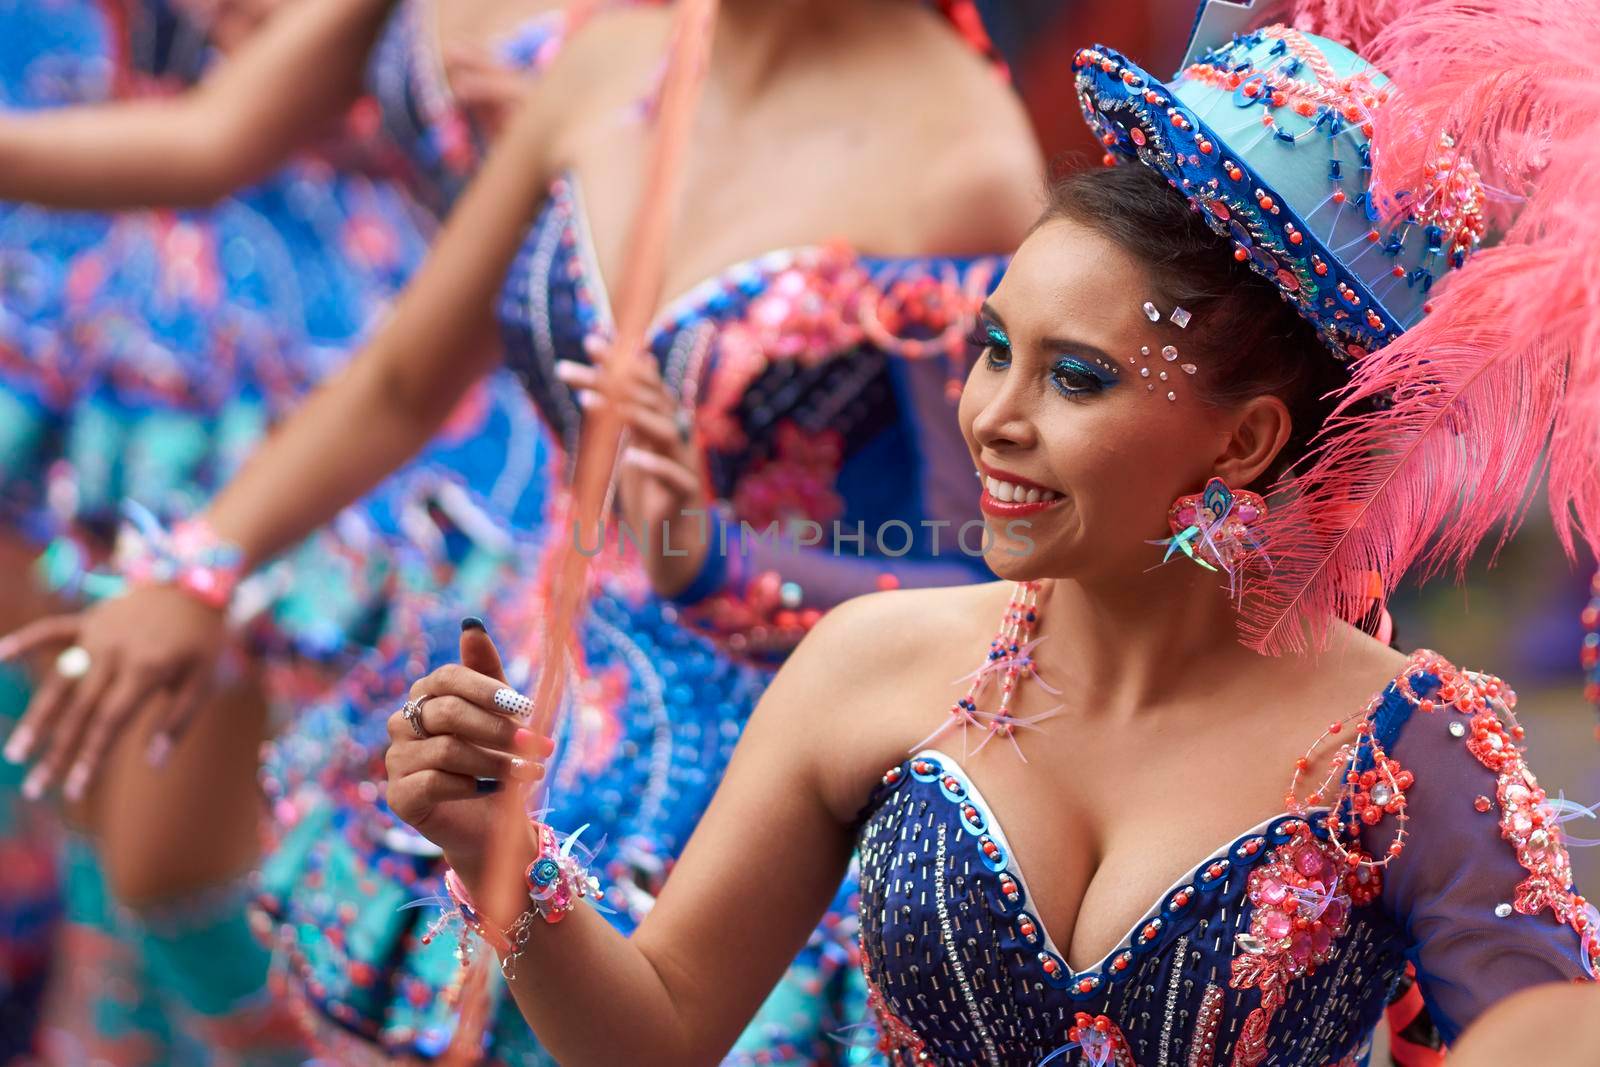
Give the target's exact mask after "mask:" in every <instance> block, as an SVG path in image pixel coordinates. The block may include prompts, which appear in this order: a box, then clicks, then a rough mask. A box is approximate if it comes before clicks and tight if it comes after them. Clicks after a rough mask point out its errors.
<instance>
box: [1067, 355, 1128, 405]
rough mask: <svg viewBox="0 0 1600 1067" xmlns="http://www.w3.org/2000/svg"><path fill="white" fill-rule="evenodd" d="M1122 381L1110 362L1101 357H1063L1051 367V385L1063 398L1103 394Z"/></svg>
mask: <svg viewBox="0 0 1600 1067" xmlns="http://www.w3.org/2000/svg"><path fill="white" fill-rule="evenodd" d="M1121 380H1122V376H1121V374H1120V372H1118V370H1117V368H1116V367H1115V366H1113V365H1112V364H1111V363H1110V362H1108V361H1106V360H1104V359H1101V358H1099V357H1093V358H1089V359H1081V358H1079V357H1077V356H1061V357H1060V358H1059V359H1057V360H1056V361H1055V363H1054V364H1052V365H1051V367H1050V384H1051V386H1053V387H1054V388H1055V390H1056V392H1058V393H1060V394H1061V395H1062V396H1067V397H1074V396H1085V395H1089V394H1093V393H1102V392H1104V391H1106V390H1107V389H1110V388H1111V387H1112V386H1114V385H1116V384H1117V383H1118V382H1120V381H1121Z"/></svg>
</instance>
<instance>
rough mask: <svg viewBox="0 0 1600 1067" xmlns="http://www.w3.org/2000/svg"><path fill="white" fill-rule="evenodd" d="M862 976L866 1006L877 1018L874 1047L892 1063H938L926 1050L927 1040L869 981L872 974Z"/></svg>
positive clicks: (930, 1066) (932, 1065) (935, 1066)
mask: <svg viewBox="0 0 1600 1067" xmlns="http://www.w3.org/2000/svg"><path fill="white" fill-rule="evenodd" d="M864 977H865V978H866V982H867V1007H868V1008H869V1009H870V1010H871V1011H872V1015H873V1017H874V1018H875V1019H877V1020H878V1051H879V1052H882V1053H883V1054H884V1055H885V1056H887V1057H888V1058H889V1062H890V1063H892V1064H895V1065H896V1067H899V1065H901V1064H918V1065H926V1067H938V1061H937V1060H935V1059H934V1058H933V1056H932V1055H931V1054H930V1053H929V1052H928V1045H927V1042H925V1041H923V1040H922V1038H921V1037H920V1036H919V1035H918V1034H917V1032H916V1031H915V1030H913V1029H911V1027H909V1026H907V1025H906V1024H905V1023H904V1022H903V1021H902V1020H901V1019H900V1017H899V1016H898V1015H896V1014H895V1013H894V1012H893V1011H891V1010H890V1008H889V1002H888V1001H887V1000H886V999H884V996H883V992H882V991H881V990H880V989H879V988H878V987H877V985H876V984H875V983H874V982H873V981H872V976H871V975H864Z"/></svg>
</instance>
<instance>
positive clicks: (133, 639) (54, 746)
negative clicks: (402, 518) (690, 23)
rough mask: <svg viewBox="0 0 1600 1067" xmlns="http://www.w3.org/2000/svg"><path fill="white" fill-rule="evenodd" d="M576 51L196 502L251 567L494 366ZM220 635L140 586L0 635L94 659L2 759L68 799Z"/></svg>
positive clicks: (60, 680)
mask: <svg viewBox="0 0 1600 1067" xmlns="http://www.w3.org/2000/svg"><path fill="white" fill-rule="evenodd" d="M572 51H573V52H574V53H579V54H577V55H575V56H574V60H575V63H574V64H571V65H569V64H566V63H563V62H561V61H559V60H558V61H557V63H556V64H554V65H553V66H552V68H551V70H550V72H549V73H548V74H547V75H546V77H545V78H544V79H542V80H541V81H540V82H539V83H538V85H537V86H536V87H535V88H534V89H533V90H532V91H531V92H530V94H529V97H528V99H527V100H526V101H525V102H524V104H523V106H522V107H521V109H520V110H519V113H518V115H517V117H516V118H515V119H514V120H513V121H512V123H511V124H510V126H509V127H508V128H507V130H506V132H505V133H504V134H503V135H502V137H501V138H500V139H499V140H498V141H497V142H496V143H495V147H494V149H493V151H492V152H491V153H490V156H489V158H488V160H487V161H486V162H485V163H484V166H483V168H482V170H481V171H480V172H479V174H478V176H477V178H476V179H475V180H474V181H473V184H472V187H471V188H470V189H469V190H468V191H467V193H466V194H465V195H464V196H463V197H462V199H461V202H460V203H459V204H458V205H457V207H456V209H455V211H453V212H452V214H451V217H450V221H449V223H448V224H447V226H446V227H445V229H444V231H443V232H442V233H441V235H440V237H439V240H438V241H437V243H436V244H435V247H434V250H433V252H432V253H431V254H430V255H429V257H428V261H427V263H426V264H425V265H424V267H423V268H422V270H421V271H419V272H418V274H417V276H416V277H415V278H414V279H413V280H412V282H411V284H410V286H409V287H408V288H407V289H406V292H405V293H404V295H403V296H402V297H401V298H400V300H399V302H398V304H397V306H396V308H395V311H394V314H393V316H392V317H391V319H390V320H389V322H388V323H387V324H386V325H385V327H384V328H383V329H382V330H380V331H379V333H378V334H377V336H376V337H375V338H374V339H373V341H372V342H371V343H370V344H368V345H367V347H366V348H365V349H364V350H363V351H362V352H360V353H359V354H358V355H357V356H356V357H355V359H354V360H353V361H352V363H351V364H350V365H349V366H347V367H346V368H345V370H344V371H342V372H341V373H340V374H338V375H336V376H335V377H333V378H332V379H330V380H329V381H327V382H325V383H324V384H323V385H322V386H321V388H319V389H318V390H317V391H316V393H314V394H313V395H312V397H311V398H310V399H309V400H308V401H307V402H306V403H305V404H304V406H302V407H301V408H300V409H299V410H298V411H296V412H295V414H294V415H293V416H292V417H291V418H289V419H288V420H286V421H285V422H284V424H283V425H282V426H280V427H278V428H277V429H276V430H275V431H274V432H273V433H272V434H271V435H269V437H268V438H267V440H266V441H264V442H263V443H262V445H261V446H260V447H259V448H258V449H257V451H256V453H255V454H254V455H253V456H252V457H251V458H250V460H249V461H248V462H247V463H246V464H245V465H244V467H243V469H242V470H241V471H240V472H239V474H238V476H237V477H235V478H234V479H233V481H232V482H230V483H229V484H228V485H227V486H226V487H225V488H224V489H223V490H222V492H221V493H219V494H218V496H217V498H216V500H215V501H214V502H213V504H212V506H211V507H210V508H209V509H208V511H207V512H206V514H205V516H204V518H205V520H206V521H207V522H209V524H210V526H211V528H212V529H213V530H214V531H215V532H216V534H217V536H218V537H219V538H220V539H221V540H223V541H226V542H231V543H232V544H235V545H237V546H238V547H239V548H240V549H241V550H242V553H243V564H244V567H245V569H246V570H249V569H251V568H252V567H253V566H254V565H255V564H257V563H260V562H261V561H263V560H266V559H267V558H269V557H271V556H273V555H274V554H276V553H277V552H279V551H280V550H282V549H284V548H286V547H288V546H290V545H292V544H294V543H295V542H297V541H299V540H300V539H301V538H303V537H305V536H306V535H307V534H309V533H311V532H312V531H313V530H315V529H316V528H317V527H319V526H321V525H322V524H324V523H326V522H328V521H329V520H330V519H332V518H333V517H334V516H335V515H337V514H338V512H339V511H340V510H341V509H342V508H344V507H346V506H347V505H349V504H351V503H353V502H354V501H355V500H357V499H358V498H359V497H360V496H361V495H362V494H363V493H365V492H366V491H367V490H369V489H371V488H372V487H373V486H374V485H376V484H377V483H378V482H379V481H380V480H381V479H382V478H383V477H384V476H386V475H387V474H389V473H390V472H391V471H393V470H394V469H395V468H397V467H398V466H400V464H402V463H403V462H405V460H407V459H408V458H409V457H410V456H412V455H413V454H414V453H416V452H417V451H418V450H419V449H420V448H421V447H422V446H423V445H424V444H425V443H426V442H427V441H428V440H429V439H430V438H431V437H432V436H433V435H434V434H435V433H436V432H437V431H438V429H439V427H440V425H441V424H442V423H443V422H444V420H445V418H446V417H447V416H448V415H449V413H450V411H451V410H452V409H453V407H454V406H455V404H456V403H457V402H458V401H459V400H460V399H461V397H462V396H463V394H464V393H465V392H466V391H467V389H468V388H469V387H470V386H471V385H472V384H473V382H475V381H476V380H477V379H478V378H480V377H482V376H483V375H484V374H486V373H487V372H488V371H489V370H491V369H492V368H493V366H494V365H495V363H496V361H497V355H496V348H495V345H494V340H493V325H494V319H493V307H494V297H495V294H496V293H497V292H498V291H499V287H500V285H501V283H502V281H503V279H504V278H505V274H506V271H507V269H508V268H509V265H510V263H511V260H512V257H513V256H514V255H515V254H516V250H517V247H518V244H519V243H520V240H521V237H522V235H523V234H524V233H526V232H527V229H528V226H529V225H530V224H531V222H532V220H533V218H534V216H535V214H536V212H537V211H538V208H539V206H540V204H542V203H543V201H544V198H545V195H546V190H547V188H548V185H549V181H548V173H547V170H548V168H547V160H546V155H547V151H548V141H549V136H550V134H549V131H550V130H552V129H553V128H554V127H553V126H552V125H551V122H552V121H553V116H554V112H555V108H557V107H561V106H566V105H569V104H570V102H571V101H572V100H573V99H575V94H578V93H581V92H582V90H583V86H584V85H585V84H586V83H585V82H584V81H582V80H580V78H579V76H578V75H579V74H580V73H581V71H578V70H577V69H576V62H587V61H590V60H587V59H585V58H584V56H583V55H582V54H581V53H582V49H578V48H574V49H573V50H572ZM563 58H564V57H563ZM563 71H572V72H573V74H570V75H564V74H563V73H562V72H563ZM224 640H225V630H224V626H223V624H222V619H221V617H220V615H219V613H218V611H217V610H215V609H213V608H211V607H209V606H207V605H205V604H203V603H201V602H200V601H199V600H197V599H195V598H194V597H192V596H190V595H188V593H186V592H185V591H183V590H179V589H177V588H174V587H172V586H168V585H144V586H140V587H138V588H135V589H133V590H132V591H130V592H129V593H128V594H127V595H124V596H120V597H116V598H114V599H111V600H107V601H104V602H102V603H100V604H98V605H96V606H94V607H93V608H90V609H88V610H87V611H84V612H81V613H79V614H75V615H69V616H61V617H57V618H52V619H45V620H43V621H41V622H39V623H35V624H33V625H31V626H29V627H26V628H24V629H23V630H21V631H18V633H17V634H15V635H12V636H11V637H9V638H6V639H5V640H4V641H3V642H0V646H3V647H0V656H13V655H20V654H22V653H24V652H27V651H29V650H30V649H33V648H42V647H49V646H54V647H60V646H61V645H63V644H76V645H78V646H80V647H82V648H83V649H85V650H86V651H87V652H88V653H89V660H90V663H91V667H90V669H89V671H88V672H87V673H86V674H85V675H84V676H83V677H81V678H67V677H65V676H63V675H62V674H61V673H60V672H53V673H50V674H47V675H46V676H45V681H44V683H43V684H42V685H41V686H40V688H39V689H38V690H37V691H36V693H35V695H34V698H33V701H32V703H30V704H29V706H28V710H27V712H26V713H25V714H24V716H23V718H22V721H21V722H20V723H19V724H18V726H17V729H16V730H15V731H14V732H13V734H12V736H11V738H10V740H9V741H8V742H7V745H6V748H5V755H6V757H7V758H8V759H10V760H11V761H12V762H20V761H22V760H25V759H32V758H36V759H37V761H38V764H39V765H38V766H37V767H36V768H35V770H34V771H33V772H32V773H31V774H30V776H29V778H28V779H26V780H25V783H24V786H25V791H26V792H28V793H30V794H38V793H40V792H42V791H43V790H45V789H46V788H48V787H50V786H51V785H53V784H54V783H57V782H60V781H62V780H63V778H65V779H66V782H67V793H68V795H69V797H70V796H74V795H75V794H77V793H79V792H81V791H82V790H83V788H84V787H85V786H86V785H87V783H88V782H89V780H90V779H91V778H92V775H93V773H94V770H95V767H96V766H97V764H98V763H99V762H100V760H101V759H102V757H103V756H104V754H105V751H106V750H107V749H108V748H109V746H110V745H111V743H112V741H113V740H114V739H115V738H116V737H117V736H118V735H119V734H120V732H121V730H122V728H123V726H124V725H125V724H126V723H127V721H128V720H129V719H130V718H131V716H132V715H133V714H134V713H135V712H140V713H149V714H152V715H153V716H154V721H155V722H156V723H157V724H158V726H159V725H160V724H162V723H163V722H165V723H166V724H167V725H166V727H165V728H161V729H159V730H158V739H159V738H162V737H165V736H166V735H167V734H168V733H170V732H171V731H173V730H176V729H177V728H178V727H179V726H180V725H181V723H182V722H183V721H184V720H185V719H186V718H187V715H188V714H190V713H191V712H192V711H193V710H194V709H195V708H196V707H198V706H199V704H200V702H201V701H202V699H203V698H204V697H205V696H206V695H208V693H209V688H210V685H211V680H212V676H213V673H214V670H213V668H214V665H215V663H216V660H217V657H218V656H219V655H220V654H221V650H222V647H223V643H224ZM69 768H70V770H69Z"/></svg>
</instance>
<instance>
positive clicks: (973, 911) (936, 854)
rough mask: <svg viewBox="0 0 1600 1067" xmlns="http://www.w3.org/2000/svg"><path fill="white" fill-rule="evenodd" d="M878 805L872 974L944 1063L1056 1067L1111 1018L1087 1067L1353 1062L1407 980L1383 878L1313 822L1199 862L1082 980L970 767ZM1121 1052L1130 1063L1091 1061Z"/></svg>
mask: <svg viewBox="0 0 1600 1067" xmlns="http://www.w3.org/2000/svg"><path fill="white" fill-rule="evenodd" d="M877 804H878V806H877V807H875V808H874V809H873V810H872V812H871V814H870V815H869V817H868V818H867V820H866V822H865V823H864V825H863V828H862V832H861V838H860V846H861V866H862V906H861V917H862V943H863V949H864V952H865V956H866V960H867V968H866V969H867V974H868V977H869V980H870V981H871V982H872V985H873V997H874V1001H875V1007H876V1008H877V1009H878V1012H879V1014H880V1016H881V1017H882V1018H884V1019H886V1020H887V1023H886V1029H887V1030H888V1031H889V1032H896V1031H898V1032H900V1033H901V1036H902V1047H904V1048H905V1049H906V1050H907V1051H908V1052H914V1051H917V1050H918V1047H919V1045H918V1043H919V1042H920V1051H921V1052H923V1053H925V1054H928V1055H929V1056H930V1057H931V1061H932V1062H935V1063H972V1062H977V1063H1002V1064H1011V1063H1018V1064H1022V1063H1027V1064H1032V1063H1037V1062H1038V1060H1039V1059H1040V1058H1041V1057H1042V1056H1043V1055H1045V1054H1046V1053H1048V1052H1050V1051H1052V1050H1054V1049H1055V1048H1057V1047H1060V1046H1062V1045H1066V1044H1068V1043H1069V1042H1071V1041H1072V1040H1074V1039H1075V1038H1074V1035H1073V1034H1072V1030H1073V1028H1074V1027H1075V1026H1077V1025H1078V1023H1079V1018H1078V1016H1079V1013H1083V1014H1084V1015H1085V1017H1086V1018H1087V1019H1088V1020H1089V1021H1090V1022H1091V1023H1092V1022H1093V1021H1094V1020H1095V1019H1096V1018H1097V1017H1104V1022H1103V1023H1102V1024H1101V1029H1100V1030H1097V1031H1094V1032H1093V1033H1090V1032H1084V1033H1080V1034H1078V1035H1076V1037H1078V1038H1086V1039H1087V1044H1086V1045H1085V1047H1084V1052H1085V1056H1086V1060H1085V1061H1086V1062H1125V1063H1135V1064H1141V1065H1146V1067H1148V1065H1149V1064H1154V1063H1161V1064H1166V1063H1188V1062H1196V1063H1205V1062H1211V1061H1210V1060H1207V1059H1205V1058H1203V1057H1202V1058H1200V1059H1195V1060H1190V1059H1188V1058H1187V1057H1189V1056H1190V1054H1191V1052H1193V1053H1196V1054H1200V1053H1201V1052H1202V1050H1205V1049H1210V1050H1212V1052H1213V1053H1218V1052H1220V1051H1224V1050H1233V1049H1234V1048H1235V1047H1236V1046H1240V1047H1245V1046H1248V1047H1247V1049H1246V1052H1247V1054H1246V1056H1245V1058H1244V1059H1242V1060H1241V1061H1240V1062H1246V1063H1250V1062H1266V1061H1267V1057H1268V1056H1269V1055H1270V1056H1271V1057H1272V1059H1271V1062H1279V1063H1294V1064H1322V1063H1331V1062H1336V1061H1337V1060H1338V1059H1339V1058H1340V1057H1341V1056H1343V1055H1345V1054H1346V1053H1347V1052H1349V1051H1350V1050H1351V1049H1353V1048H1354V1047H1356V1045H1358V1044H1359V1042H1360V1039H1361V1037H1362V1036H1363V1035H1364V1034H1365V1033H1366V1032H1368V1031H1369V1030H1370V1028H1371V1025H1372V1024H1373V1022H1374V1021H1375V1020H1376V1018H1377V1017H1378V1015H1379V1013H1381V1010H1382V1006H1383V1003H1384V996H1385V993H1386V991H1387V989H1388V987H1389V985H1390V984H1391V982H1392V980H1393V979H1394V978H1395V977H1396V976H1397V975H1398V974H1399V970H1400V967H1401V965H1402V964H1401V960H1400V957H1399V955H1398V952H1399V950H1398V939H1397V937H1396V934H1395V931H1394V930H1393V928H1392V925H1391V924H1390V922H1389V920H1388V919H1387V917H1386V916H1385V915H1384V913H1383V912H1382V911H1381V909H1380V908H1379V907H1378V906H1376V905H1375V904H1374V903H1373V899H1374V895H1375V893H1376V892H1377V890H1378V885H1379V882H1378V877H1379V876H1378V875H1376V874H1374V873H1372V872H1365V871H1356V872H1352V871H1349V870H1348V869H1347V868H1345V867H1344V866H1343V861H1342V859H1341V855H1340V852H1339V850H1338V848H1337V847H1336V846H1335V845H1333V844H1332V843H1330V842H1328V841H1327V839H1326V837H1325V836H1324V835H1322V834H1320V833H1319V832H1317V830H1316V829H1315V828H1314V827H1312V826H1310V825H1309V824H1307V823H1306V822H1304V821H1302V820H1299V819H1295V818H1292V817H1288V816H1280V817H1278V818H1275V819H1271V820H1268V821H1266V822H1264V823H1262V824H1260V825H1258V826H1256V827H1252V828H1251V829H1250V830H1249V831H1247V832H1245V833H1244V834H1243V835H1241V836H1239V837H1237V838H1234V839H1233V840H1231V841H1228V842H1227V843H1225V844H1223V845H1221V846H1219V847H1217V848H1216V849H1215V850H1214V851H1211V852H1209V853H1207V852H1204V851H1201V850H1203V849H1204V847H1205V846H1204V845H1200V846H1198V848H1197V849H1195V850H1194V851H1195V854H1194V855H1193V856H1192V857H1191V862H1190V863H1189V864H1188V865H1187V866H1186V867H1185V868H1184V870H1183V873H1182V874H1181V875H1180V876H1179V877H1178V878H1177V879H1176V880H1175V881H1174V882H1173V883H1171V884H1170V885H1167V886H1165V887H1163V889H1162V890H1161V891H1160V892H1158V893H1155V894H1152V895H1151V897H1150V899H1149V900H1147V901H1138V902H1137V903H1136V904H1135V911H1136V913H1137V914H1136V918H1135V919H1134V921H1133V922H1132V923H1130V924H1129V925H1128V927H1127V929H1126V930H1125V932H1124V933H1123V935H1122V936H1121V937H1120V938H1118V939H1117V940H1116V941H1115V942H1114V943H1113V947H1111V948H1110V950H1109V951H1107V952H1106V953H1105V954H1104V955H1103V956H1102V957H1099V958H1097V959H1095V960H1093V961H1092V962H1089V961H1080V962H1082V963H1083V966H1082V967H1081V968H1074V967H1073V966H1071V965H1069V963H1068V956H1067V955H1066V953H1065V952H1064V951H1063V949H1062V947H1061V946H1060V945H1059V944H1058V943H1057V942H1056V941H1055V940H1053V939H1052V931H1051V930H1050V927H1049V926H1048V925H1047V920H1046V919H1045V918H1044V916H1043V915H1041V913H1040V912H1039V911H1038V910H1037V904H1036V901H1037V897H1036V896H1035V894H1034V892H1033V890H1035V889H1037V888H1038V886H1037V884H1036V883H1029V882H1028V881H1026V880H1025V877H1024V874H1023V869H1022V864H1021V863H1020V862H1019V861H1018V858H1017V853H1016V851H1015V842H1014V841H1013V840H1011V839H1010V838H1008V837H1007V836H1006V833H1005V829H1004V827H1003V826H1002V825H1001V824H1000V822H999V821H998V820H997V819H996V818H995V817H994V814H993V812H992V810H991V809H989V807H988V805H987V804H985V803H984V801H983V798H982V796H981V795H980V794H978V793H977V791H976V789H975V788H974V787H973V786H972V784H971V782H970V781H969V780H968V779H967V778H966V776H965V774H964V772H962V770H961V769H960V767H959V766H958V765H957V764H956V763H955V762H954V761H953V760H951V759H949V758H948V757H943V756H941V755H940V754H937V753H924V754H923V755H922V756H919V757H917V758H915V759H913V760H912V761H909V762H908V763H907V764H905V765H902V766H901V767H900V768H897V769H896V770H894V771H891V772H890V773H889V775H887V776H886V779H885V785H884V786H883V792H882V793H881V794H880V797H879V798H878V801H877ZM1064 822H1070V820H1064ZM1071 830H1072V827H1071V826H1070V825H1063V826H1062V832H1063V834H1070V833H1071ZM1023 857H1024V858H1025V859H1027V860H1029V861H1031V860H1032V858H1033V857H1032V856H1031V855H1030V854H1029V853H1027V852H1024V853H1023ZM1133 895H1134V896H1135V897H1140V896H1142V895H1143V894H1142V891H1140V892H1136V893H1134V894H1133ZM1139 909H1142V910H1139ZM1268 991H1270V995H1269V993H1268ZM1332 1004H1337V1005H1338V1006H1337V1007H1330V1006H1329V1005H1332ZM1258 1009H1260V1010H1259V1011H1258ZM1313 1021H1315V1025H1312V1022H1313ZM1096 1034H1099V1035H1101V1036H1100V1037H1096V1036H1095V1035H1096ZM1102 1040H1103V1041H1104V1042H1107V1044H1106V1046H1105V1047H1106V1048H1111V1047H1112V1046H1113V1045H1115V1046H1116V1047H1117V1048H1118V1049H1119V1050H1120V1053H1119V1054H1120V1055H1121V1056H1122V1057H1123V1058H1121V1059H1118V1060H1116V1061H1112V1060H1106V1061H1101V1060H1096V1059H1094V1058H1093V1057H1092V1056H1090V1055H1089V1053H1090V1052H1091V1051H1092V1049H1091V1046H1095V1044H1096V1042H1098V1041H1102ZM1250 1049H1256V1050H1258V1051H1259V1055H1260V1056H1261V1057H1262V1058H1260V1059H1251V1058H1250V1056H1251V1055H1255V1054H1256V1052H1251V1051H1249V1050H1250ZM1291 1049H1292V1050H1293V1053H1292V1054H1290V1053H1289V1051H1288V1050H1291ZM907 1062H911V1060H907ZM919 1062H927V1060H923V1061H919ZM1217 1062H1225V1061H1224V1060H1222V1059H1220V1058H1219V1059H1218V1061H1217Z"/></svg>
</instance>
